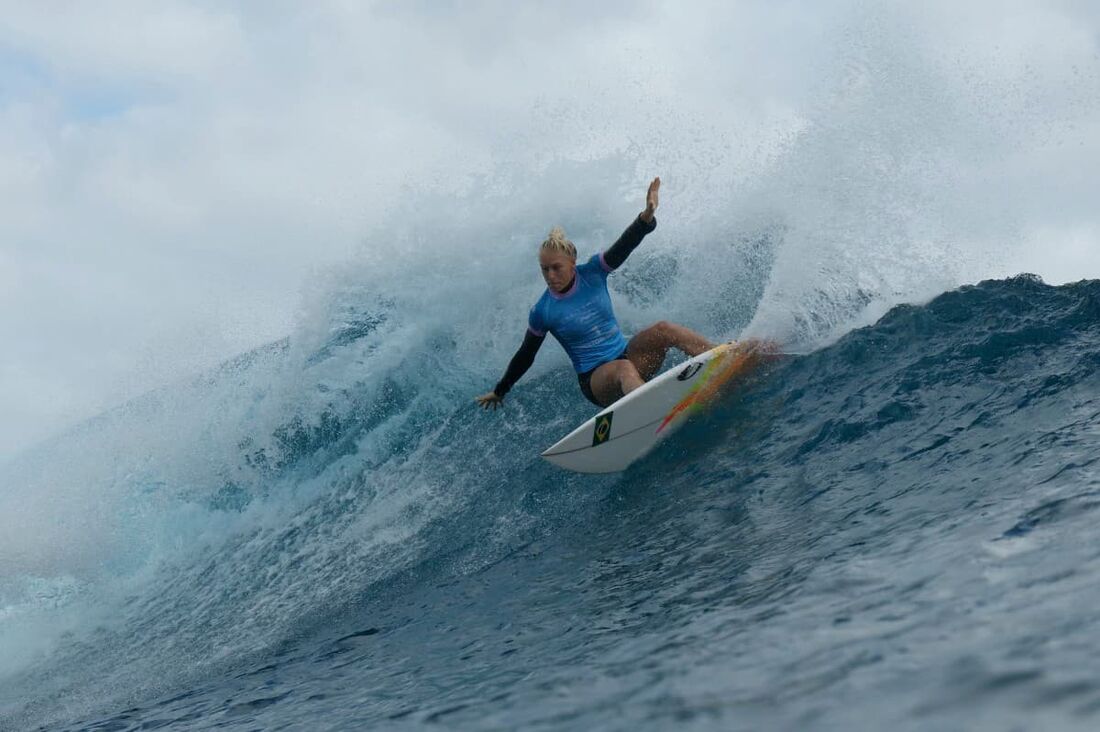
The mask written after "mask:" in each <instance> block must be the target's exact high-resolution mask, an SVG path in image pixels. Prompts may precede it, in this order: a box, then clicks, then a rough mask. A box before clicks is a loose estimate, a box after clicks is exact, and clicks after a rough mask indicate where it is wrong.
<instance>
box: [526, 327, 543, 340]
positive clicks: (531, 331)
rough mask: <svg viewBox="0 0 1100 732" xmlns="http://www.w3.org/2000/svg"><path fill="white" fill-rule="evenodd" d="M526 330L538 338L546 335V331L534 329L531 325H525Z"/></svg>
mask: <svg viewBox="0 0 1100 732" xmlns="http://www.w3.org/2000/svg"><path fill="white" fill-rule="evenodd" d="M527 332H528V333H530V334H531V335H534V336H538V337H539V338H545V337H546V331H541V332H540V331H537V330H535V329H534V328H532V327H531V326H527Z"/></svg>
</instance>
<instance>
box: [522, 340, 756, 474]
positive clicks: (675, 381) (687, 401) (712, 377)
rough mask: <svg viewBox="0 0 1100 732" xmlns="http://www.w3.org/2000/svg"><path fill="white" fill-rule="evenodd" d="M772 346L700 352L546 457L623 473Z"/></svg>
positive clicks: (583, 468)
mask: <svg viewBox="0 0 1100 732" xmlns="http://www.w3.org/2000/svg"><path fill="white" fill-rule="evenodd" d="M770 345H771V344H767V345H765V344H762V343H761V342H760V341H746V342H744V343H736V342H731V343H723V344H722V345H720V346H717V347H715V348H712V349H711V350H709V351H707V352H706V353H701V354H699V355H698V356H695V357H694V358H691V359H689V360H688V361H686V362H685V363H682V364H680V365H679V366H677V367H675V368H673V369H670V370H668V371H666V372H664V373H663V374H660V375H658V376H656V377H654V378H653V379H652V380H650V381H648V382H647V383H645V384H644V385H642V386H640V387H638V388H637V389H635V390H634V391H632V392H630V393H629V394H627V395H626V396H624V397H623V398H622V399H620V400H619V401H617V402H615V403H614V404H612V405H611V406H609V407H606V408H605V409H603V410H601V411H600V412H598V413H597V414H596V416H595V417H593V418H592V419H590V420H588V421H587V422H585V423H584V424H582V425H581V426H580V427H578V428H577V429H575V430H573V431H572V432H570V433H569V434H568V435H566V436H565V437H564V438H562V439H561V440H560V441H558V442H557V443H556V444H554V445H553V446H552V447H550V448H548V449H547V450H546V451H545V452H543V453H542V456H543V457H544V458H546V459H547V460H549V461H550V462H552V463H554V464H555V465H557V466H559V467H562V468H565V469H567V470H575V471H577V472H579V473H614V472H617V471H620V470H625V469H626V468H627V467H628V466H629V465H630V464H631V463H633V462H634V461H635V460H638V459H639V458H641V457H642V456H644V455H645V454H646V453H648V452H649V451H650V450H652V449H653V448H654V447H656V446H657V444H658V443H659V442H660V441H661V440H663V439H664V438H666V437H668V436H669V435H670V434H672V433H673V432H675V431H676V429H677V428H679V427H680V425H682V424H683V423H684V422H685V421H686V420H687V418H688V417H689V416H690V415H691V414H692V413H694V412H696V411H698V410H699V409H700V408H702V407H703V406H704V405H705V404H707V403H708V402H709V401H710V400H711V399H713V397H714V396H715V394H716V393H717V392H718V390H719V389H720V388H721V386H722V385H723V384H725V383H726V382H728V381H729V380H730V379H732V378H734V377H735V376H738V375H740V374H744V373H747V372H748V371H749V370H751V369H752V368H753V367H755V366H756V365H757V364H758V363H759V362H760V361H761V360H762V358H765V357H767V356H769V355H771V354H773V353H774V348H771V347H770Z"/></svg>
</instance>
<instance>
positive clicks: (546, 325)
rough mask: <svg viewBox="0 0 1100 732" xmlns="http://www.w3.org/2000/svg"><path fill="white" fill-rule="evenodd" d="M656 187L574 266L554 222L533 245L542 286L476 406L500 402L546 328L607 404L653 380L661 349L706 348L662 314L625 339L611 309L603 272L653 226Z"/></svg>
mask: <svg viewBox="0 0 1100 732" xmlns="http://www.w3.org/2000/svg"><path fill="white" fill-rule="evenodd" d="M660 188H661V179H660V178H654V179H653V182H652V183H650V184H649V190H648V191H647V192H646V205H645V210H644V211H642V212H641V213H640V214H639V215H638V218H637V219H635V220H634V222H633V223H632V224H631V225H630V226H628V227H627V229H626V231H624V232H623V234H622V236H620V237H619V239H618V241H616V242H615V243H614V244H612V245H611V247H610V248H609V249H608V250H607V251H605V252H601V253H599V254H595V255H593V256H592V258H591V259H589V260H588V261H587V262H585V263H584V264H582V265H580V266H578V265H577V249H576V247H574V246H573V243H572V242H571V241H569V240H568V239H566V238H565V232H564V231H562V229H561V228H560V227H554V229H553V230H552V231H551V232H550V236H549V237H548V238H547V239H546V241H544V242H543V243H542V246H541V247H540V248H539V266H540V267H541V269H542V278H543V279H544V280H546V292H544V293H543V294H542V297H541V298H539V301H538V302H537V303H535V306H534V307H533V308H531V313H530V315H529V316H528V320H527V334H526V335H525V336H524V338H523V345H521V346H520V348H519V350H518V351H516V355H515V356H513V357H512V360H511V362H510V363H509V364H508V369H507V370H506V371H505V372H504V377H503V378H501V380H500V381H499V382H498V383H497V385H496V387H494V389H493V390H492V391H490V392H489V393H488V394H482V395H481V396H479V397H477V402H478V404H479V405H481V406H482V407H484V408H485V409H490V408H492V409H496V408H497V407H498V406H500V405H501V404H502V403H503V401H504V395H505V394H507V393H508V391H509V390H510V389H511V388H512V387H513V386H514V385H515V383H516V382H517V381H519V378H520V377H521V376H523V374H525V373H526V372H527V369H529V368H531V364H532V363H534V360H535V354H536V353H538V350H539V348H540V347H541V346H542V342H543V341H544V340H546V334H547V333H550V334H552V335H553V336H554V337H555V338H556V339H557V340H558V342H559V343H560V344H561V345H562V347H563V348H564V349H565V352H566V353H567V354H568V355H569V359H570V360H571V361H572V362H573V368H574V369H575V370H576V372H577V380H578V381H579V382H580V387H581V392H582V393H583V394H584V396H585V397H587V399H588V400H589V401H590V402H592V403H593V404H595V405H596V406H599V407H606V406H608V405H609V404H611V403H612V402H615V401H617V400H618V399H619V398H620V397H622V396H623V395H624V394H629V393H630V392H631V391H633V390H635V389H637V388H638V387H639V386H641V385H642V384H644V383H645V382H646V381H647V380H648V379H651V378H653V376H654V375H656V373H657V371H658V369H660V368H661V364H662V363H664V360H665V354H666V353H667V352H668V349H669V348H677V349H679V350H681V351H683V352H684V353H686V354H687V355H688V356H696V355H698V354H700V353H703V352H704V351H708V350H710V349H711V348H713V347H714V344H713V343H711V342H710V341H708V340H707V339H706V338H704V337H703V336H701V335H699V334H698V333H695V332H694V331H691V330H688V329H687V328H685V327H683V326H681V325H676V324H674V323H669V322H666V321H663V320H662V321H659V322H657V323H654V324H653V325H651V326H649V327H648V328H646V329H644V330H642V331H641V332H640V333H638V334H637V335H635V336H634V337H633V338H631V339H630V342H629V343H628V342H627V340H626V338H624V337H623V333H622V331H621V330H620V329H619V323H618V321H617V320H616V319H615V313H614V311H613V310H612V308H611V296H610V295H609V294H608V292H607V276H608V275H609V274H610V273H611V272H613V271H614V270H615V269H617V268H618V267H620V266H621V265H622V263H623V262H625V261H626V258H627V257H629V256H630V253H631V252H633V251H634V249H635V248H636V247H637V246H638V245H639V244H641V243H642V239H643V238H645V235H646V234H648V233H650V232H651V231H653V230H654V229H655V228H657V220H656V219H655V218H654V217H653V214H654V212H655V211H656V210H657V193H658V191H659V190H660Z"/></svg>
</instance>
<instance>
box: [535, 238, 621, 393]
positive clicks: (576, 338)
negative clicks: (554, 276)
mask: <svg viewBox="0 0 1100 732" xmlns="http://www.w3.org/2000/svg"><path fill="white" fill-rule="evenodd" d="M610 273H611V267H609V266H607V263H606V262H605V261H604V258H603V254H602V253H600V254H594V255H593V256H592V258H591V259H589V260H588V261H587V262H585V263H584V264H582V265H580V266H579V267H577V276H576V277H575V278H574V279H573V286H572V287H570V288H569V290H568V291H566V292H564V293H557V292H551V291H550V290H549V289H547V290H546V292H544V293H542V297H540V298H539V301H538V302H537V303H535V306H534V307H533V308H531V314H530V315H529V316H528V317H527V329H528V330H529V331H530V332H531V333H533V334H534V335H536V336H538V337H540V338H541V337H542V336H545V335H546V334H547V333H551V334H553V336H554V337H555V338H557V339H558V342H559V343H561V345H562V348H564V349H565V352H566V353H567V354H569V360H570V361H572V362H573V369H574V370H575V371H576V372H577V373H578V374H582V373H584V372H586V371H591V370H593V369H595V368H596V367H597V366H599V365H600V364H604V363H607V362H608V361H613V360H614V359H616V358H618V357H619V356H620V355H621V354H622V352H623V351H625V350H626V338H624V337H623V332H622V331H621V330H620V329H619V323H618V321H617V320H615V312H614V310H612V309H611V295H610V294H609V293H608V292H607V275H609V274H610Z"/></svg>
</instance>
